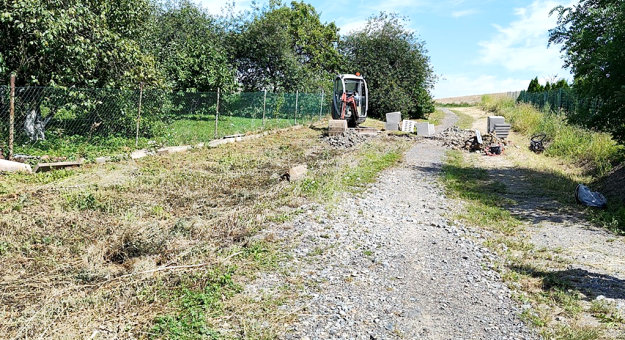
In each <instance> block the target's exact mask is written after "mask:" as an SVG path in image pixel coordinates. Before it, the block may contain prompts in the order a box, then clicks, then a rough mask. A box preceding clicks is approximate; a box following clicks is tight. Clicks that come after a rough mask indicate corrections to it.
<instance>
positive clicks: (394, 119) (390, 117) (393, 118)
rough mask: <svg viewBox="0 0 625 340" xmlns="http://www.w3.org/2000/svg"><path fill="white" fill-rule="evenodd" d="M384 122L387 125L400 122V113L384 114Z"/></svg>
mask: <svg viewBox="0 0 625 340" xmlns="http://www.w3.org/2000/svg"><path fill="white" fill-rule="evenodd" d="M386 122H387V123H397V124H399V123H400V122H401V112H399V111H398V112H389V113H387V114H386Z"/></svg>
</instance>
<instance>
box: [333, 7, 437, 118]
mask: <svg viewBox="0 0 625 340" xmlns="http://www.w3.org/2000/svg"><path fill="white" fill-rule="evenodd" d="M339 48H340V51H341V53H342V54H343V56H344V58H345V59H346V60H347V63H346V66H345V67H344V68H343V72H345V73H355V72H360V73H362V74H363V75H364V76H365V77H366V79H367V86H368V88H369V109H370V114H371V116H373V117H383V115H384V114H385V113H387V112H392V111H402V112H403V113H404V114H407V115H408V116H409V117H424V116H425V115H426V113H429V112H433V111H434V104H433V101H432V96H431V94H430V90H431V89H432V88H433V86H434V83H435V81H436V76H435V75H434V71H433V68H432V66H431V65H430V58H429V57H428V56H427V54H426V53H427V50H426V49H425V43H424V42H423V41H421V40H419V39H417V37H416V36H415V34H414V32H412V31H410V30H408V29H406V28H404V23H403V19H402V18H400V17H399V16H397V15H396V14H387V13H384V12H382V13H380V14H379V15H378V16H375V17H371V18H369V19H368V21H367V24H366V25H365V27H364V28H363V29H362V30H358V31H354V32H351V33H349V34H348V35H346V36H345V37H343V39H342V40H341V43H340V47H339Z"/></svg>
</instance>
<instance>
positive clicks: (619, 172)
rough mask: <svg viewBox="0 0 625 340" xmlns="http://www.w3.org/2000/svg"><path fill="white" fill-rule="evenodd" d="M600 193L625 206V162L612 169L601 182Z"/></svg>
mask: <svg viewBox="0 0 625 340" xmlns="http://www.w3.org/2000/svg"><path fill="white" fill-rule="evenodd" d="M599 192H601V193H602V194H603V195H604V196H605V197H607V198H608V199H609V200H610V201H612V202H620V203H621V204H625V162H623V163H621V164H619V165H618V166H616V167H615V168H614V169H612V171H610V172H609V173H608V174H607V176H606V177H605V178H604V179H602V180H601V181H600V185H599Z"/></svg>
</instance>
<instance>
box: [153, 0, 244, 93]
mask: <svg viewBox="0 0 625 340" xmlns="http://www.w3.org/2000/svg"><path fill="white" fill-rule="evenodd" d="M151 23H152V24H151V28H150V30H149V33H148V36H147V37H146V39H142V44H143V46H144V49H145V50H146V51H149V53H150V54H151V55H153V56H155V58H156V60H157V61H158V64H159V67H160V68H161V69H162V71H163V73H164V75H165V78H166V84H167V85H168V87H170V88H172V89H174V90H191V89H193V90H197V91H217V88H221V89H226V90H232V89H233V88H235V76H236V72H235V68H234V66H233V65H232V64H231V63H230V60H229V55H228V53H227V50H226V49H225V44H224V41H223V36H224V34H225V33H224V32H221V30H220V27H219V25H218V24H217V22H216V19H215V18H213V17H212V16H211V15H210V14H209V13H207V12H206V11H205V10H204V9H202V8H201V7H199V6H198V5H196V4H194V3H192V2H190V1H188V0H182V1H179V2H168V3H166V4H164V5H163V6H161V7H159V8H157V9H156V10H155V13H154V18H153V19H152V20H151Z"/></svg>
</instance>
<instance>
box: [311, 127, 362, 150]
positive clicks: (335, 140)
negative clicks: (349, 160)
mask: <svg viewBox="0 0 625 340" xmlns="http://www.w3.org/2000/svg"><path fill="white" fill-rule="evenodd" d="M369 137H371V136H367V135H361V134H359V133H357V132H355V131H351V130H348V131H345V132H343V133H341V134H338V135H336V136H323V137H322V138H323V140H324V141H326V142H327V143H328V144H330V146H331V147H333V148H345V149H348V148H352V147H354V146H356V145H358V144H360V143H364V142H366V141H367V139H368V138H369Z"/></svg>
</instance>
